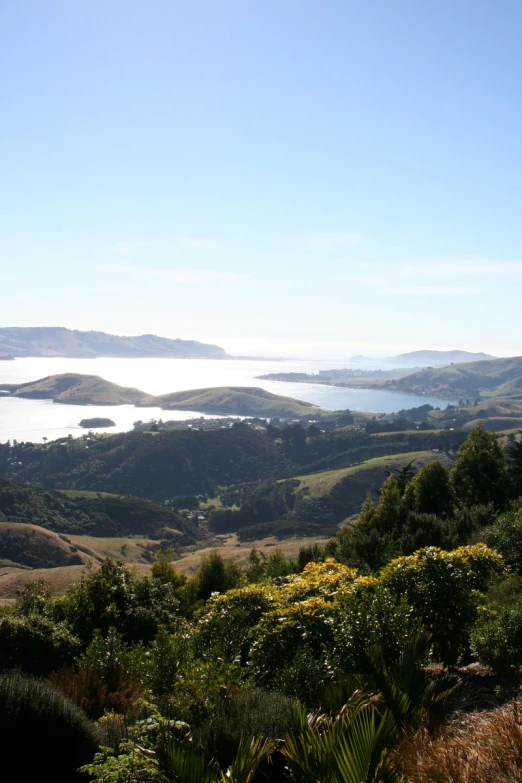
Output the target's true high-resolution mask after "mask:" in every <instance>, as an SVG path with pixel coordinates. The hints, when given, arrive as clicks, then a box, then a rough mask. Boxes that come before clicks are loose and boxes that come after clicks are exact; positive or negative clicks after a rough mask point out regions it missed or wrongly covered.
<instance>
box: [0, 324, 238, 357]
mask: <svg viewBox="0 0 522 783" xmlns="http://www.w3.org/2000/svg"><path fill="white" fill-rule="evenodd" d="M2 355H3V358H11V359H12V358H15V357H20V358H22V357H29V356H31V357H33V356H35V357H40V356H42V357H43V356H46V357H51V356H62V357H66V358H70V359H96V358H102V357H108V358H113V359H119V358H126V359H144V358H158V359H163V358H164V359H228V358H229V357H228V355H227V354H226V353H225V350H224V349H223V348H221V347H220V346H219V345H211V344H207V343H199V342H196V341H195V340H171V339H169V338H167V337H157V336H156V335H154V334H142V335H140V336H138V337H120V336H117V335H114V334H106V333H105V332H80V331H77V330H76V329H65V328H64V327H62V326H36V327H25V326H24V327H0V356H2Z"/></svg>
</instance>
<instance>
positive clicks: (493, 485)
mask: <svg viewBox="0 0 522 783" xmlns="http://www.w3.org/2000/svg"><path fill="white" fill-rule="evenodd" d="M451 483H452V486H453V489H454V492H455V497H456V500H457V502H458V503H459V504H460V505H463V506H476V505H484V506H485V505H488V503H492V504H493V505H494V506H495V508H497V509H502V508H505V506H506V504H507V502H508V495H509V479H508V472H507V468H506V462H505V459H504V455H503V453H502V449H501V447H500V443H499V442H498V437H497V434H496V433H495V432H487V431H486V430H485V429H484V427H483V426H482V425H480V426H478V427H475V428H474V429H473V430H472V431H471V432H470V434H469V435H468V437H467V438H466V440H465V441H464V443H463V444H462V446H461V447H460V449H459V450H458V452H457V455H456V457H455V464H454V467H453V470H452V471H451Z"/></svg>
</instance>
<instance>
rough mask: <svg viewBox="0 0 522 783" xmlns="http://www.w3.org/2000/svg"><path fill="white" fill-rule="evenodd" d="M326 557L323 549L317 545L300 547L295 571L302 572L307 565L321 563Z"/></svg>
mask: <svg viewBox="0 0 522 783" xmlns="http://www.w3.org/2000/svg"><path fill="white" fill-rule="evenodd" d="M326 556H327V555H326V551H325V548H324V547H322V546H319V544H312V545H311V546H302V547H300V548H299V553H298V555H297V570H298V571H302V570H303V569H304V567H305V566H307V565H308V563H321V562H322V561H323V560H324V559H325V557H326Z"/></svg>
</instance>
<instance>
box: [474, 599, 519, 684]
mask: <svg viewBox="0 0 522 783" xmlns="http://www.w3.org/2000/svg"><path fill="white" fill-rule="evenodd" d="M471 639H472V646H473V651H474V652H475V655H476V656H477V658H478V660H479V661H480V662H481V663H483V664H484V665H485V666H490V667H491V668H492V669H493V671H494V672H495V674H497V675H498V676H499V677H501V678H502V679H503V680H505V681H507V682H509V683H511V684H516V685H520V682H521V680H520V676H521V670H520V667H521V666H522V597H520V596H519V597H518V598H517V599H516V600H515V601H513V602H511V603H509V604H507V605H505V606H502V607H500V608H499V609H498V610H496V611H495V610H487V609H484V610H483V611H482V612H481V613H480V615H479V619H478V621H477V623H476V625H475V628H474V629H473V633H472V636H471Z"/></svg>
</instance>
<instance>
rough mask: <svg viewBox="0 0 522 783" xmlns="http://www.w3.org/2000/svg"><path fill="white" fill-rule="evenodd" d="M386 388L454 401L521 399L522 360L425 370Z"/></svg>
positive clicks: (499, 360) (388, 384) (387, 385)
mask: <svg viewBox="0 0 522 783" xmlns="http://www.w3.org/2000/svg"><path fill="white" fill-rule="evenodd" d="M386 387H387V388H389V389H393V390H394V391H402V392H410V393H413V394H434V395H438V396H443V397H447V398H451V397H453V398H454V399H456V398H474V397H477V398H478V397H490V396H494V397H511V396H518V395H522V357H520V356H515V357H512V358H510V359H491V360H489V361H482V362H471V363H467V364H452V365H450V366H449V367H442V368H435V369H426V370H421V371H420V372H415V373H412V374H411V375H407V376H406V377H405V378H399V379H397V380H393V381H389V382H388V383H386Z"/></svg>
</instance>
